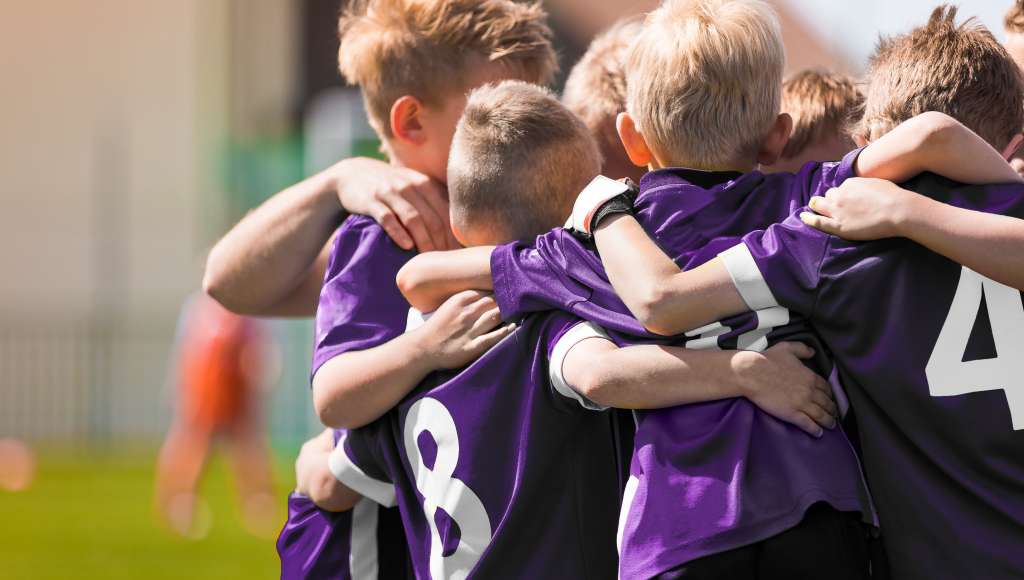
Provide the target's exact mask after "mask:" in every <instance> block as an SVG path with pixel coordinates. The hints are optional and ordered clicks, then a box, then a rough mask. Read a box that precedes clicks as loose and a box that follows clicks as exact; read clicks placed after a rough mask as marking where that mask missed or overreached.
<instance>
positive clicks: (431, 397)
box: [332, 315, 620, 578]
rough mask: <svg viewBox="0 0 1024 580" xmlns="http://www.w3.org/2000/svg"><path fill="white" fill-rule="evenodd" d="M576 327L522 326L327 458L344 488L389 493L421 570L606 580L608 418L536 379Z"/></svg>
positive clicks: (559, 323) (554, 320)
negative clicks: (385, 484) (374, 483)
mask: <svg viewBox="0 0 1024 580" xmlns="http://www.w3.org/2000/svg"><path fill="white" fill-rule="evenodd" d="M577 323H578V320H577V319H575V318H574V317H571V316H566V315H551V316H535V317H532V318H531V319H529V320H527V321H526V322H524V324H523V325H522V327H520V328H519V329H517V330H516V331H515V332H514V333H513V334H512V335H511V336H510V337H508V338H506V339H505V340H504V341H502V342H501V343H499V344H498V345H497V346H496V347H494V348H493V349H491V350H490V351H488V352H487V353H486V354H485V355H484V356H483V357H481V358H480V359H478V360H477V361H476V362H474V363H473V364H472V365H470V366H469V367H467V368H466V369H464V370H463V371H461V372H458V373H436V374H435V375H433V376H432V377H431V378H430V379H428V380H427V381H424V383H423V384H422V385H421V386H420V387H418V388H417V389H416V391H414V392H413V393H412V394H411V395H410V396H409V397H407V398H406V399H404V400H403V401H402V403H400V404H399V405H398V407H396V409H395V410H393V411H391V412H390V413H388V414H387V415H386V416H385V417H383V418H382V419H381V420H379V421H378V422H376V423H374V424H373V425H371V426H369V427H367V428H363V429H357V430H354V431H352V432H351V433H350V434H349V436H348V437H347V439H346V440H345V442H344V445H343V446H339V448H338V451H336V452H335V455H334V457H333V458H332V469H333V470H334V471H335V474H336V475H338V476H339V479H341V480H342V481H343V482H344V483H346V484H347V485H349V486H350V487H352V488H353V489H355V490H357V491H360V485H365V481H366V480H365V478H366V477H367V476H368V477H370V478H373V479H376V480H379V481H390V482H393V483H394V488H395V490H396V492H397V503H398V505H399V507H400V509H401V512H402V515H403V520H404V523H405V526H406V534H407V536H408V537H409V539H410V551H411V553H412V558H413V562H414V568H415V569H416V570H418V571H420V573H421V574H424V573H425V572H426V571H428V570H429V571H430V574H431V575H432V576H433V577H435V578H448V577H464V576H465V574H467V573H470V572H472V574H474V575H477V576H480V577H501V576H505V575H508V574H509V573H510V571H513V570H514V571H515V575H516V576H517V577H524V578H525V577H529V578H612V577H614V575H615V570H616V553H615V544H614V541H615V536H614V534H615V529H616V528H615V522H616V519H617V516H618V500H619V497H620V486H619V469H618V465H619V463H618V461H617V460H616V453H615V442H614V441H613V439H612V436H611V435H612V433H613V431H612V426H611V421H612V416H611V414H609V413H601V412H594V411H589V410H586V409H583V408H582V407H580V405H579V403H578V402H577V401H576V400H574V399H570V398H567V397H565V396H563V395H561V394H559V393H558V392H556V391H555V389H554V388H553V387H551V385H550V383H549V381H548V357H549V356H550V351H551V349H552V348H553V346H554V344H555V342H556V341H557V339H558V338H559V337H560V336H561V335H562V334H563V333H564V332H565V331H566V330H568V329H569V328H570V327H572V326H573V325H575V324H577ZM478 562H479V565H477V563H478Z"/></svg>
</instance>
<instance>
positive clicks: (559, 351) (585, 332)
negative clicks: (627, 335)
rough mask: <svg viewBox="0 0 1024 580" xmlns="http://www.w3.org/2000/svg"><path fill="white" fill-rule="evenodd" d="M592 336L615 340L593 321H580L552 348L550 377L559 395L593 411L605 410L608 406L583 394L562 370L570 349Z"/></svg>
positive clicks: (563, 334)
mask: <svg viewBox="0 0 1024 580" xmlns="http://www.w3.org/2000/svg"><path fill="white" fill-rule="evenodd" d="M590 338H600V339H604V340H607V341H609V342H613V341H612V339H611V337H609V336H608V333H606V332H605V331H604V329H603V328H601V327H600V326H598V325H596V324H594V323H593V322H584V321H580V322H578V323H577V324H575V325H573V326H572V327H570V328H569V329H568V330H566V331H565V332H563V333H562V334H561V336H559V337H558V339H557V340H556V341H555V344H554V347H553V348H552V349H551V352H550V354H549V361H548V378H549V379H550V381H551V387H552V388H553V389H554V391H555V393H557V394H558V395H560V396H562V397H565V398H566V399H569V400H571V401H575V402H576V403H578V404H579V405H580V406H581V407H583V408H584V409H589V410H591V411H604V410H605V409H607V408H608V407H605V406H603V405H599V404H597V403H595V402H593V401H591V400H590V399H588V398H587V397H585V396H583V394H582V393H580V392H579V391H577V390H576V389H575V388H574V387H573V386H572V385H570V384H569V382H568V381H566V380H565V374H564V372H563V370H562V365H563V363H564V362H565V357H566V356H568V354H569V351H571V350H572V349H573V348H574V347H575V346H576V345H578V344H579V343H581V342H583V341H584V340H587V339H590Z"/></svg>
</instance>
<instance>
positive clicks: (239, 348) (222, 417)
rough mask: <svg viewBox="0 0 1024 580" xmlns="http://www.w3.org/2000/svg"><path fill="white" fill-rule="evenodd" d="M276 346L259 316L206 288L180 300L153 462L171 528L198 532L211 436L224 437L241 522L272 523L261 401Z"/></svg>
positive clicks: (266, 528) (203, 524) (203, 522)
mask: <svg viewBox="0 0 1024 580" xmlns="http://www.w3.org/2000/svg"><path fill="white" fill-rule="evenodd" d="M273 350H274V349H273V347H272V344H271V342H270V339H269V336H268V333H267V332H266V329H265V328H264V326H263V324H262V323H261V322H259V321H258V320H256V319H253V318H247V317H243V316H238V315H236V314H233V313H231V312H229V311H227V310H225V309H224V308H223V307H222V306H221V305H220V304H218V303H217V302H216V301H215V300H213V299H212V298H210V297H209V296H206V295H205V294H198V295H196V296H194V297H192V298H190V299H189V300H188V301H187V302H186V303H185V305H184V307H183V308H182V316H181V320H180V322H179V329H178V339H177V356H176V357H175V360H174V361H173V362H172V364H173V365H174V371H175V379H176V382H177V385H176V386H177V391H176V393H177V395H176V398H177V406H176V409H175V417H174V422H173V423H172V425H171V428H170V430H169V431H168V433H167V439H166V440H165V441H164V446H163V449H161V451H160V457H159V460H158V463H157V474H156V501H157V508H158V509H159V511H160V513H161V514H162V516H163V517H164V518H165V520H166V522H167V523H168V525H169V526H170V527H171V529H173V530H174V531H175V532H177V533H179V534H181V535H183V536H187V537H202V536H204V535H205V534H206V531H207V528H208V527H209V524H210V521H209V510H208V509H207V508H206V506H205V504H204V503H203V502H202V500H201V499H200V498H199V497H198V495H197V486H198V484H199V480H200V479H201V478H202V474H203V469H204V467H205V466H206V463H207V460H208V459H209V456H210V453H211V451H212V446H213V441H214V438H215V437H220V438H222V439H224V440H225V442H226V443H227V445H228V448H227V451H228V454H229V458H230V461H231V468H232V471H233V472H234V479H235V487H236V489H237V491H238V495H239V501H240V504H241V511H242V517H243V523H244V524H245V527H246V529H248V530H249V531H250V532H252V533H254V534H257V535H261V536H265V535H272V534H273V533H274V532H275V531H276V529H275V526H276V523H277V522H276V501H275V499H274V496H273V489H272V479H271V467H270V455H269V451H268V448H267V443H266V433H265V428H264V418H263V412H262V404H261V398H262V397H261V391H262V388H261V386H262V384H263V383H264V381H265V380H266V377H267V375H268V368H269V366H270V365H268V364H267V361H268V360H270V358H271V357H272V356H273Z"/></svg>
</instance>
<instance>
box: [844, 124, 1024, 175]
mask: <svg viewBox="0 0 1024 580" xmlns="http://www.w3.org/2000/svg"><path fill="white" fill-rule="evenodd" d="M854 171H855V172H856V174H857V175H858V176H860V177H876V178H879V179H888V180H890V181H894V182H897V183H900V182H903V181H906V180H908V179H910V178H911V177H914V176H916V175H918V174H919V173H922V172H925V171H928V172H931V173H935V174H938V175H942V176H943V177H946V178H949V179H952V180H953V181H959V182H960V183H1011V182H1021V181H1022V179H1021V177H1020V175H1018V174H1017V172H1016V171H1014V170H1013V168H1012V167H1010V164H1009V163H1007V161H1006V159H1004V158H1003V156H1002V155H1000V153H999V152H998V151H996V150H995V149H993V148H992V146H991V145H989V144H988V143H987V142H985V140H984V139H982V138H981V137H979V136H978V135H977V134H975V133H974V132H973V131H971V130H970V129H968V128H967V127H965V126H963V125H962V124H961V123H960V122H958V121H957V120H956V119H954V118H952V117H950V116H949V115H945V114H943V113H938V112H934V111H932V112H928V113H922V114H920V115H918V116H916V117H914V118H912V119H909V120H907V121H904V122H903V123H900V124H899V125H897V126H896V128H895V129H893V130H892V131H890V132H888V133H886V134H885V135H883V136H882V137H879V138H878V139H876V140H875V141H873V142H872V143H871V144H870V145H868V146H867V147H865V148H864V150H863V151H861V153H860V155H859V156H858V157H857V161H856V165H855V166H854Z"/></svg>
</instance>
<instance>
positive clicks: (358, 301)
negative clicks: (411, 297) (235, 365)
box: [311, 215, 416, 376]
mask: <svg viewBox="0 0 1024 580" xmlns="http://www.w3.org/2000/svg"><path fill="white" fill-rule="evenodd" d="M414 255H416V254H415V253H414V252H411V251H405V250H403V249H401V248H399V247H398V246H397V245H395V243H394V242H393V241H391V238H389V237H388V235H387V233H386V232H385V231H384V228H382V227H380V225H378V224H377V223H376V222H374V221H373V220H372V219H370V218H368V217H365V216H358V215H355V216H351V217H349V218H348V220H346V221H345V223H344V224H342V226H341V228H339V230H338V235H337V236H336V237H335V240H334V247H333V248H331V253H330V258H329V261H328V265H327V274H326V276H325V277H324V286H323V289H322V290H321V291H320V302H319V304H318V305H317V310H316V334H315V336H314V342H313V368H312V372H311V376H312V375H315V374H316V371H317V370H318V369H319V368H320V367H321V366H322V365H323V364H324V363H325V362H327V361H328V360H330V359H332V358H334V357H336V356H338V355H340V354H342V353H345V352H348V351H356V350H366V349H368V348H373V347H375V346H379V345H381V344H384V343H385V342H387V341H389V340H391V339H393V338H395V337H397V336H398V335H400V334H402V332H404V331H405V324H406V318H407V316H408V312H409V304H408V303H407V302H406V301H405V298H404V297H403V296H402V293H401V292H399V290H398V286H396V285H395V276H396V275H398V270H400V269H401V268H402V266H404V265H405V263H406V262H408V261H409V260H410V259H412V257H413V256H414Z"/></svg>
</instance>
